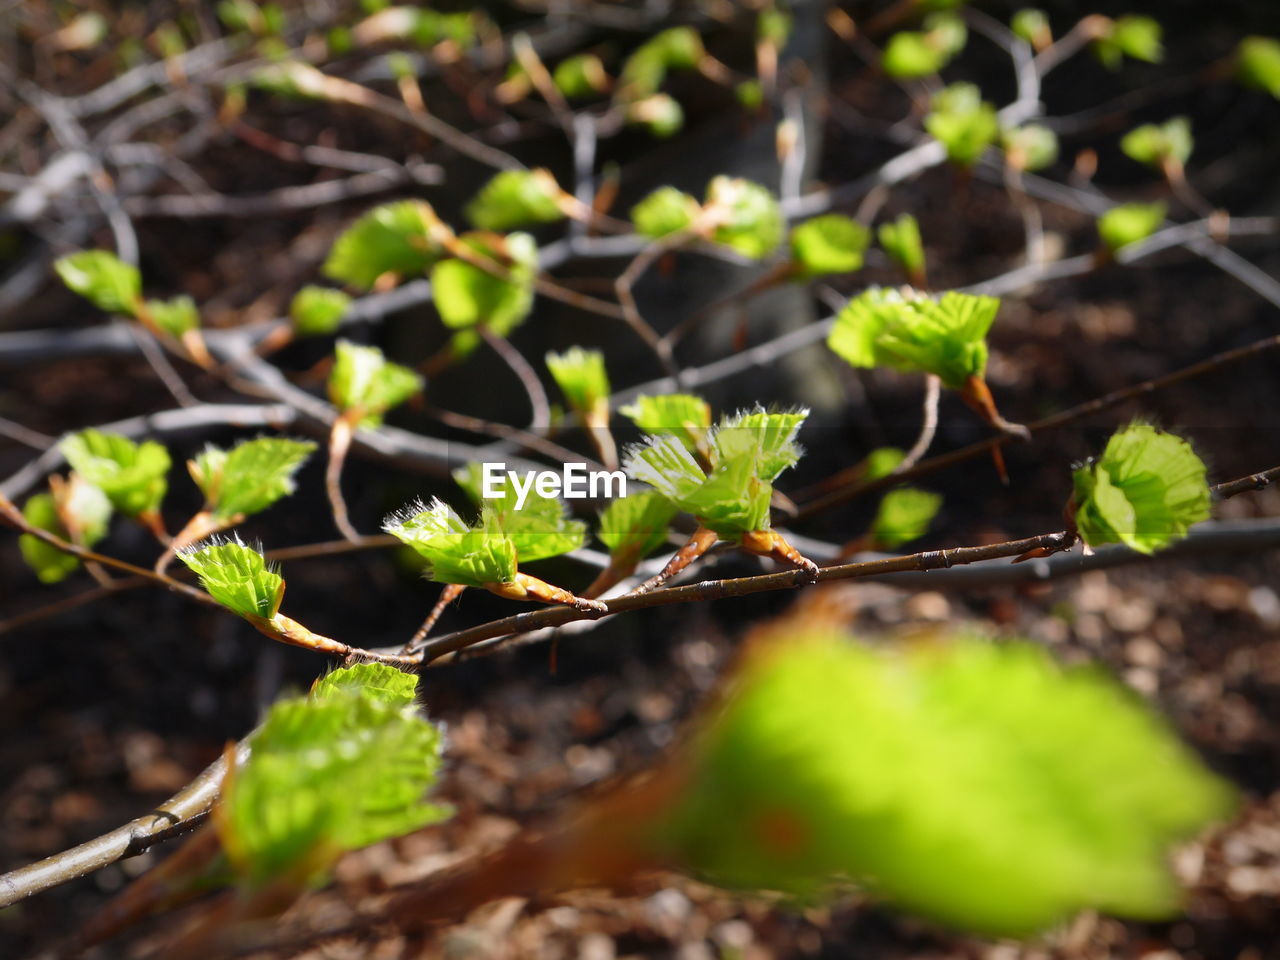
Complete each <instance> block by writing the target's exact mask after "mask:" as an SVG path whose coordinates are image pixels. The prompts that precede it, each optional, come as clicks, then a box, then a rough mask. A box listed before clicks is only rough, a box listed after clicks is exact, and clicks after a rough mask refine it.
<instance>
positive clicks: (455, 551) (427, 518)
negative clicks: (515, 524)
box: [382, 499, 516, 587]
mask: <svg viewBox="0 0 1280 960" xmlns="http://www.w3.org/2000/svg"><path fill="white" fill-rule="evenodd" d="M382 529H383V530H385V531H386V532H387V533H389V534H391V535H392V536H393V537H395V538H396V539H397V540H399V541H401V542H402V543H405V544H407V545H409V546H410V547H412V548H413V549H414V551H415V552H417V553H418V555H419V556H421V557H422V558H423V559H424V560H426V561H427V568H426V571H425V572H426V575H427V576H428V577H430V578H431V579H432V580H434V581H436V582H437V583H456V584H460V585H461V586H464V587H487V586H488V585H489V584H494V583H511V582H512V581H513V580H515V578H516V546H515V544H514V543H513V542H512V540H511V538H510V537H509V536H507V535H506V534H505V533H503V531H502V530H501V529H500V527H499V525H498V521H497V517H496V515H495V514H494V513H493V511H492V510H484V511H482V513H481V517H480V520H479V522H478V523H477V524H476V526H475V527H469V526H467V524H466V522H465V521H464V520H463V519H462V518H461V517H460V516H458V514H457V513H455V512H454V510H453V508H452V507H450V506H449V505H448V504H447V503H445V502H444V501H442V500H439V499H437V500H432V501H431V503H430V504H428V505H425V506H424V505H423V504H421V503H419V504H414V505H411V506H410V507H408V508H406V509H405V510H404V511H403V512H401V513H399V514H392V515H391V516H389V517H387V519H386V522H385V523H384V524H383V526H382Z"/></svg>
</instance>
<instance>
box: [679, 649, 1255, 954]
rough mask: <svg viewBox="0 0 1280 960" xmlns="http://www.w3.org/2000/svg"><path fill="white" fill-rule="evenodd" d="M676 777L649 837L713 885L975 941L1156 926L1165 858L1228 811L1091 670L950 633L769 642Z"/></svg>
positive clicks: (1171, 899) (1153, 726) (1172, 900)
mask: <svg viewBox="0 0 1280 960" xmlns="http://www.w3.org/2000/svg"><path fill="white" fill-rule="evenodd" d="M769 640H771V641H772V642H768V641H769ZM685 769H687V770H688V771H689V772H688V777H689V780H688V783H687V785H686V787H685V792H684V794H683V796H682V797H681V798H680V799H679V800H678V801H677V803H676V806H675V810H674V812H673V814H672V815H671V816H670V819H669V820H668V821H667V823H666V825H665V829H662V830H660V831H659V833H658V838H657V839H658V842H660V843H663V844H664V845H665V849H666V851H667V853H668V856H669V857H672V858H673V859H676V860H677V861H683V863H684V864H686V865H687V866H688V867H690V868H692V869H694V870H696V871H697V872H699V873H701V874H703V875H705V876H707V877H708V878H709V879H711V880H712V881H714V882H716V883H717V884H720V885H725V886H729V887H733V888H738V889H746V890H754V889H769V890H782V891H785V892H789V893H792V894H796V895H798V896H801V897H805V898H808V897H812V896H814V895H815V894H819V893H821V892H824V891H825V890H827V889H828V888H830V887H831V886H832V884H833V882H839V881H841V880H852V881H854V882H856V883H859V884H861V885H862V886H863V887H865V888H866V889H867V890H868V891H870V892H871V893H873V894H875V895H877V896H880V897H883V898H886V899H888V900H889V901H891V902H893V903H894V904H896V905H898V906H900V907H903V908H906V909H909V910H912V911H915V912H917V913H920V914H923V915H925V916H927V917H930V918H933V919H935V920H938V921H941V922H944V923H947V924H951V925H954V926H957V927H961V928H965V929H968V930H973V931H976V932H979V933H983V934H987V935H992V936H1012V937H1022V936H1028V935H1030V934H1032V933H1034V932H1036V931H1038V930H1042V929H1044V928H1046V927H1049V926H1051V925H1053V924H1056V923H1058V922H1060V921H1063V920H1065V919H1067V918H1068V917H1069V916H1070V915H1071V914H1073V913H1075V912H1076V911H1079V910H1082V909H1087V908H1094V909H1098V910H1103V911H1106V912H1110V913H1117V914H1121V915H1125V916H1132V917H1135V918H1139V919H1158V918H1165V917H1168V916H1170V915H1171V914H1173V913H1175V912H1176V911H1177V910H1178V907H1179V900H1180V897H1179V892H1178V888H1177V883H1176V881H1175V880H1174V878H1173V876H1172V874H1171V871H1170V869H1169V866H1168V854H1169V852H1170V847H1171V846H1172V845H1173V844H1175V843H1178V842H1181V841H1184V840H1187V839H1189V838H1190V837H1192V836H1194V835H1195V834H1196V833H1197V832H1199V831H1200V830H1202V829H1203V828H1204V827H1205V826H1206V825H1208V824H1209V823H1210V822H1212V821H1215V820H1220V819H1223V818H1224V817H1226V816H1228V815H1229V814H1230V813H1231V811H1232V809H1233V806H1234V796H1233V791H1232V790H1231V788H1230V787H1229V786H1228V785H1227V784H1225V783H1223V782H1222V781H1220V780H1219V779H1218V778H1217V777H1215V776H1214V775H1213V774H1211V773H1209V772H1208V771H1207V770H1206V769H1205V768H1204V767H1203V765H1202V764H1201V763H1200V762H1199V761H1198V760H1197V759H1196V757H1195V755H1194V754H1193V753H1192V752H1191V751H1190V750H1188V749H1187V748H1186V747H1185V746H1183V745H1182V744H1181V743H1180V742H1179V741H1178V740H1177V738H1176V737H1175V736H1174V735H1173V733H1172V732H1171V731H1170V730H1169V729H1168V727H1167V726H1166V724H1165V723H1164V721H1163V720H1162V719H1161V718H1160V717H1159V716H1158V715H1157V714H1155V713H1154V712H1153V711H1151V710H1150V709H1149V708H1148V707H1147V706H1146V705H1144V704H1143V703H1142V702H1141V701H1140V700H1138V699H1137V698H1136V697H1134V696H1133V694H1132V693H1130V692H1129V691H1127V690H1126V689H1124V688H1123V687H1121V686H1120V685H1119V684H1117V683H1116V682H1115V681H1114V680H1112V679H1111V678H1110V677H1108V676H1107V675H1106V674H1104V673H1103V672H1102V671H1100V670H1098V669H1097V668H1095V667H1091V666H1085V667H1070V668H1067V667H1061V666H1059V665H1058V664H1056V663H1055V662H1054V661H1053V660H1052V659H1051V658H1050V656H1049V655H1048V654H1047V653H1045V652H1044V651H1043V650H1041V649H1040V648H1038V647H1036V646H1034V645H1032V644H1029V643H1011V644H1001V645H996V644H994V643H991V642H989V641H986V640H981V639H977V638H966V637H957V638H954V639H951V640H950V641H943V642H938V641H934V642H931V643H917V644H914V645H910V646H902V645H897V646H892V647H883V646H877V647H872V646H869V645H864V644H860V643H856V642H852V641H851V638H849V637H847V636H845V635H841V634H838V633H836V632H835V631H827V630H822V629H819V628H812V627H811V628H809V629H808V630H807V631H803V632H800V635H797V630H796V629H795V628H794V627H790V628H789V629H785V630H783V629H781V628H778V629H777V630H776V631H775V635H774V636H773V637H770V638H767V640H766V641H763V642H762V643H761V644H760V645H759V646H757V647H756V648H755V650H754V651H753V655H751V656H749V657H748V658H747V660H746V662H745V663H744V665H743V668H742V670H741V672H740V674H739V676H738V677H737V679H736V683H735V684H734V686H733V687H732V688H731V690H730V694H729V697H728V699H727V701H726V702H725V703H723V704H722V705H720V706H719V707H718V708H717V710H716V711H715V712H714V714H713V715H711V716H710V717H709V718H708V719H707V721H706V722H705V724H704V726H703V728H702V731H701V734H700V735H699V736H698V737H697V739H696V740H695V742H694V747H693V752H692V755H691V756H690V757H689V760H688V763H687V764H686V766H685ZM940 785H944V786H941V787H940Z"/></svg>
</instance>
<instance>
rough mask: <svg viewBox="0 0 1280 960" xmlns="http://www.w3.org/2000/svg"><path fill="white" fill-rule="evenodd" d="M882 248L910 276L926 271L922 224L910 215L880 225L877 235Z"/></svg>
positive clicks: (903, 215) (905, 214)
mask: <svg viewBox="0 0 1280 960" xmlns="http://www.w3.org/2000/svg"><path fill="white" fill-rule="evenodd" d="M876 238H877V239H878V240H879V241H880V246H881V247H883V248H884V252H885V253H886V254H888V255H889V259H890V260H893V261H894V262H895V263H896V264H898V266H900V267H902V269H903V270H905V271H906V272H907V274H908V275H909V276H915V275H916V274H917V273H919V272H920V271H922V270H924V243H923V242H922V241H921V239H920V224H919V223H918V222H917V221H916V218H915V217H913V216H912V215H911V214H909V213H904V214H902V215H901V216H900V217H898V219H897V220H893V221H890V222H888V223H882V224H880V229H879V230H878V231H877V233H876Z"/></svg>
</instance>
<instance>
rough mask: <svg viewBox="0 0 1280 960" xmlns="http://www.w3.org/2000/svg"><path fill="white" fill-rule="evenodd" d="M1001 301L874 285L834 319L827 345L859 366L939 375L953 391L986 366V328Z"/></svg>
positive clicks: (984, 369)
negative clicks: (933, 296)
mask: <svg viewBox="0 0 1280 960" xmlns="http://www.w3.org/2000/svg"><path fill="white" fill-rule="evenodd" d="M999 309H1000V301H999V300H997V299H996V298H995V297H985V296H974V295H971V294H965V293H955V292H948V293H944V294H943V295H942V296H941V297H940V298H937V299H934V298H932V297H927V296H924V295H922V294H918V293H916V292H914V291H910V290H908V291H906V292H903V291H899V290H895V289H891V288H883V287H871V288H869V289H867V290H866V291H864V292H863V293H861V294H860V295H858V296H857V297H854V298H853V299H852V300H850V301H849V303H848V305H847V306H846V307H845V308H844V310H842V311H841V312H840V316H839V317H837V318H836V324H835V326H834V327H833V328H832V330H831V335H830V336H829V337H828V338H827V346H829V347H830V348H831V349H832V350H833V351H835V352H836V353H837V354H839V355H840V356H841V357H843V358H844V359H845V360H847V361H848V362H849V363H850V364H852V365H853V366H855V367H880V366H886V367H893V368H895V369H897V370H916V371H920V372H923V373H932V374H936V375H937V376H938V377H939V378H940V379H941V380H942V382H943V383H944V384H946V385H947V386H948V387H950V388H951V389H953V390H961V389H964V387H965V384H966V382H967V381H968V380H969V378H970V377H978V378H981V377H982V375H983V373H984V372H985V371H986V367H987V340H986V337H987V331H988V330H989V329H990V328H991V324H992V323H993V322H994V321H995V318H996V312H997V311H998V310H999Z"/></svg>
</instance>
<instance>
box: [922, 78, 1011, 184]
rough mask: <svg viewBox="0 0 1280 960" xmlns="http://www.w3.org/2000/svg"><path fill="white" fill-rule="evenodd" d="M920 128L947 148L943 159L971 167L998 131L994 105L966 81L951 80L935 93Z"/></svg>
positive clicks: (994, 138) (993, 139)
mask: <svg viewBox="0 0 1280 960" xmlns="http://www.w3.org/2000/svg"><path fill="white" fill-rule="evenodd" d="M932 107H933V110H932V112H931V113H929V114H928V115H927V116H926V117H925V118H924V127H925V129H926V130H928V131H929V133H930V134H931V135H932V136H933V137H934V138H935V139H937V140H938V141H940V142H941V143H942V145H943V146H944V147H946V150H947V159H948V160H950V161H951V162H952V163H954V164H957V165H959V166H962V167H971V166H973V164H975V163H976V162H977V161H978V159H979V158H980V157H981V156H982V154H983V152H984V151H985V150H986V149H987V147H989V146H991V144H992V143H994V142H995V140H996V137H997V136H999V133H1000V121H999V120H998V118H997V117H996V108H995V107H993V106H992V105H991V104H989V103H986V102H984V101H983V100H982V99H981V94H980V93H979V92H978V88H977V87H975V86H974V85H973V84H970V83H955V84H952V85H951V86H950V87H947V88H946V89H945V90H943V91H941V92H940V93H937V94H935V95H934V97H933V101H932Z"/></svg>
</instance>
